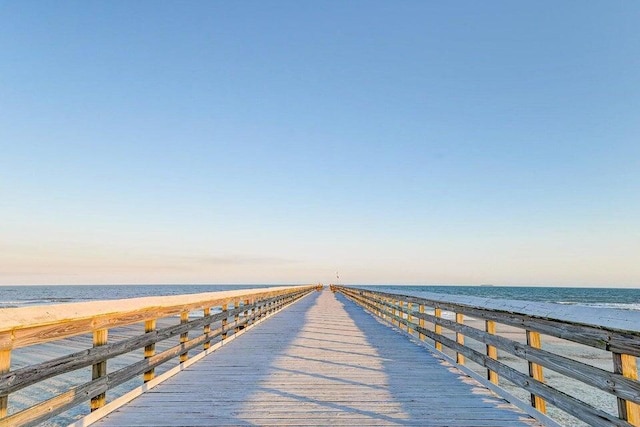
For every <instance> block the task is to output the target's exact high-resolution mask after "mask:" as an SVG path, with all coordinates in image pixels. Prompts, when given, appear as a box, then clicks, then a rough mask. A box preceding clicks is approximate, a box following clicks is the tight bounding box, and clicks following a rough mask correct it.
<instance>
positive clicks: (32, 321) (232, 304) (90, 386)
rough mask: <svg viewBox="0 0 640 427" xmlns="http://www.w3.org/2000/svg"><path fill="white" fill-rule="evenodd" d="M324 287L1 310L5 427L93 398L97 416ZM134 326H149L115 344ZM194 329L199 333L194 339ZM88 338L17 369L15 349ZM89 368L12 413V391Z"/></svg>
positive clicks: (0, 415)
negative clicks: (112, 333) (117, 397)
mask: <svg viewBox="0 0 640 427" xmlns="http://www.w3.org/2000/svg"><path fill="white" fill-rule="evenodd" d="M320 288H321V286H320V285H307V286H281V287H271V288H263V289H246V290H236V291H224V292H209V293H201V294H189V295H178V296H167V297H146V298H132V299H127V300H107V301H92V302H86V303H71V304H56V305H48V306H37V307H22V308H7V309H0V427H4V426H12V427H13V426H23V425H34V424H37V423H39V422H41V421H43V420H46V419H49V418H51V417H53V416H55V415H58V414H60V413H62V412H65V411H67V410H69V409H70V408H73V407H75V406H77V405H78V404H80V403H82V402H86V401H88V400H91V410H92V411H95V410H97V409H99V408H102V407H104V406H105V404H106V392H107V391H108V390H110V389H113V388H114V387H116V386H118V385H120V384H123V383H124V382H126V381H129V380H131V379H133V378H136V377H138V376H140V375H142V380H143V381H144V382H145V383H147V382H149V381H151V380H153V379H154V377H155V371H154V369H155V368H156V367H158V366H160V365H161V364H163V363H165V362H168V361H169V360H172V359H175V358H179V362H180V363H184V362H186V361H187V359H188V358H189V357H190V354H189V351H190V350H193V349H195V348H197V347H199V346H202V350H201V352H200V353H199V354H202V353H204V352H207V351H209V349H210V348H211V346H212V344H213V342H214V341H215V340H217V342H218V343H219V344H222V342H223V341H224V340H228V339H230V338H231V337H232V336H233V335H234V334H237V333H238V332H240V331H241V330H243V329H245V328H246V327H249V326H250V325H252V324H254V323H256V322H258V321H259V320H262V319H263V318H266V317H267V316H270V315H271V314H273V313H275V312H276V311H278V310H280V309H281V308H283V307H284V306H285V305H288V304H291V303H293V302H295V301H296V300H298V299H299V298H301V297H303V296H304V295H306V294H308V293H310V292H312V291H314V290H319V289H320ZM212 310H213V314H212ZM218 311H219V312H218ZM194 312H198V314H200V313H201V314H202V315H201V316H199V317H195V318H193V319H192V318H190V313H192V314H194ZM176 316H179V319H180V320H179V322H180V323H179V324H177V325H171V326H167V327H163V328H161V329H158V328H157V321H158V320H159V319H162V318H168V317H176ZM133 324H140V325H144V333H143V334H141V335H136V336H132V337H129V338H125V339H121V340H119V341H115V342H109V341H108V336H109V329H112V328H115V327H120V326H127V325H133ZM214 325H215V329H213V328H212V326H214ZM192 331H195V333H193V335H192V336H189V333H190V332H192ZM82 334H93V347H92V348H87V349H84V350H82V351H79V352H74V353H72V354H68V355H65V356H61V357H57V358H55V359H51V360H47V361H45V362H42V363H38V364H35V365H30V366H26V367H20V368H18V369H14V370H10V368H11V352H12V350H14V349H17V348H21V347H29V346H32V345H35V344H41V343H46V342H50V341H59V340H62V339H65V338H69V337H73V336H77V335H82ZM172 337H179V343H176V344H175V345H171V344H169V345H171V346H170V347H169V348H168V349H165V350H164V351H161V352H159V353H156V344H157V343H160V342H163V341H164V342H166V341H165V340H168V339H170V338H172ZM140 349H142V350H143V351H144V353H143V355H144V358H143V359H142V360H139V361H137V362H135V363H132V364H129V365H127V366H125V367H123V368H120V369H118V370H116V371H113V372H107V362H108V361H109V360H111V359H113V358H115V357H117V356H120V355H123V354H128V353H130V352H132V351H135V350H140ZM141 355H142V353H141ZM195 357H197V355H196V356H195ZM87 367H91V370H92V379H91V381H89V382H86V383H84V384H80V385H77V386H74V387H71V388H69V389H67V390H64V391H60V392H59V393H58V394H56V395H55V396H53V397H51V398H48V399H46V400H44V401H42V402H39V403H37V404H35V405H33V406H31V407H29V408H25V409H22V410H14V411H12V413H9V412H10V411H9V410H10V409H11V408H9V403H10V396H11V394H12V393H15V392H17V391H19V390H22V389H24V388H25V387H28V386H30V385H33V384H36V383H39V382H41V381H44V380H46V379H49V378H52V377H55V376H58V375H62V374H66V373H69V372H72V371H76V370H78V369H82V368H87Z"/></svg>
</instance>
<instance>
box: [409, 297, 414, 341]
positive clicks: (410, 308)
mask: <svg viewBox="0 0 640 427" xmlns="http://www.w3.org/2000/svg"><path fill="white" fill-rule="evenodd" d="M412 310H413V304H411V303H410V302H408V303H407V323H408V324H409V325H410V324H412V323H413V316H412V315H411V311H412ZM407 332H409V333H410V334H411V335H413V334H414V333H415V330H413V328H410V327H409V326H407Z"/></svg>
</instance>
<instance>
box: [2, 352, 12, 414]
mask: <svg viewBox="0 0 640 427" xmlns="http://www.w3.org/2000/svg"><path fill="white" fill-rule="evenodd" d="M10 369H11V350H0V374H5V373H7V372H9V370H10ZM8 406H9V396H8V395H4V396H0V419H1V418H4V417H6V416H7V408H8Z"/></svg>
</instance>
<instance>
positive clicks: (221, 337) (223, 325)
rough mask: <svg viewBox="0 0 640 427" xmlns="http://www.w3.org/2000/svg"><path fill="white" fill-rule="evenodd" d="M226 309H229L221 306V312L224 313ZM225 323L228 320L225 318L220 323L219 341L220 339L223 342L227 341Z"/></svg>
mask: <svg viewBox="0 0 640 427" xmlns="http://www.w3.org/2000/svg"><path fill="white" fill-rule="evenodd" d="M228 308H229V305H228V304H223V305H222V312H223V313H224V312H225V311H227V310H228ZM227 322H228V319H227V318H226V317H225V318H224V319H222V322H221V327H222V335H220V339H222V340H223V341H224V340H225V339H227Z"/></svg>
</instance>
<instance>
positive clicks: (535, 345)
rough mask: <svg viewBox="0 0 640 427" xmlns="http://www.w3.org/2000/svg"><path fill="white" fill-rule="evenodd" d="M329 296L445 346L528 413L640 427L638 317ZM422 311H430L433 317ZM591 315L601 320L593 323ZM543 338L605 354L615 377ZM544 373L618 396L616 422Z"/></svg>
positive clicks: (447, 299)
mask: <svg viewBox="0 0 640 427" xmlns="http://www.w3.org/2000/svg"><path fill="white" fill-rule="evenodd" d="M331 289H332V291H334V292H341V293H343V294H344V295H345V296H347V297H348V298H350V299H351V300H353V301H354V302H356V303H358V304H359V305H361V306H363V307H365V308H366V309H367V310H369V311H371V312H372V313H374V314H375V315H377V316H379V317H381V318H383V319H384V320H386V321H388V322H390V323H392V324H393V325H395V326H398V327H400V328H402V329H404V330H405V331H406V332H408V333H410V334H411V335H417V337H418V338H419V339H420V340H422V341H424V340H425V338H430V339H431V340H433V342H434V344H435V348H436V349H437V350H440V351H442V346H445V347H447V348H449V349H450V350H452V351H454V352H455V353H456V361H457V363H459V364H461V365H464V364H465V358H468V359H469V360H471V361H473V362H475V363H477V364H479V365H480V366H482V367H484V368H486V373H487V379H488V380H489V381H490V382H491V383H493V384H495V385H497V384H498V381H499V379H498V378H499V377H503V378H505V379H507V380H509V381H510V382H511V383H513V384H515V385H516V386H518V387H520V388H522V389H524V390H526V391H528V392H529V393H530V394H531V406H533V407H534V408H535V409H536V410H538V411H539V412H541V413H545V412H546V402H548V403H550V404H552V405H554V406H555V407H557V408H558V409H560V410H562V411H564V412H566V413H568V414H570V415H572V416H574V417H576V418H578V419H580V420H582V421H584V422H586V423H588V424H589V425H591V426H625V427H628V426H640V382H639V381H638V369H637V366H638V365H637V359H636V358H637V357H638V356H640V314H638V313H635V312H630V313H623V315H621V313H620V312H621V311H620V310H610V311H608V314H610V316H603V314H602V313H603V311H602V310H597V309H593V310H583V309H579V310H572V309H568V310H564V312H563V310H560V309H558V307H557V306H556V307H555V311H553V310H550V309H551V308H552V307H553V305H551V304H537V303H531V302H528V303H518V302H515V301H503V300H488V299H487V300H485V299H482V298H473V297H462V296H453V297H452V296H444V295H437V294H429V295H428V298H423V297H418V296H411V295H401V294H394V293H387V292H377V291H372V290H369V289H360V288H353V287H345V286H338V285H331ZM427 308H428V309H429V310H426V309H427ZM523 308H524V309H523ZM443 310H445V311H449V312H451V313H454V315H455V321H454V320H449V319H446V318H443V317H442V311H443ZM427 311H433V314H430V313H428V312H427ZM581 313H582V315H581ZM596 313H600V315H599V316H593V315H594V314H596ZM464 316H469V317H472V318H475V319H478V320H481V321H484V324H485V328H484V330H482V329H478V328H474V327H471V326H469V325H465V324H464ZM588 316H592V317H588ZM425 322H429V323H430V324H432V325H433V330H431V329H427V328H426V327H425ZM496 324H503V325H507V326H512V327H517V328H520V329H522V330H524V332H525V334H526V344H522V343H520V342H517V341H514V340H512V339H510V338H507V337H504V336H500V335H499V334H497V332H496ZM608 325H611V326H608ZM443 328H444V329H447V330H449V331H451V333H452V334H455V339H452V338H449V337H447V336H445V335H444V334H443V332H442V329H443ZM541 335H548V336H553V337H557V338H562V339H566V340H569V341H573V342H576V343H580V344H583V345H587V346H590V347H594V348H598V349H602V350H606V351H608V352H610V353H611V358H612V360H613V367H614V369H613V372H609V371H606V370H604V369H600V368H597V367H594V366H591V365H588V364H585V363H582V362H580V361H578V360H573V359H571V358H568V357H565V356H563V355H561V354H556V353H553V352H550V351H548V350H543V349H542V348H541V347H542V345H541ZM465 337H469V338H471V339H473V340H475V341H478V342H480V343H483V344H484V345H485V347H486V352H484V353H482V352H480V351H477V350H475V349H473V348H471V347H470V346H469V345H465V342H464V338H465ZM498 350H501V351H504V352H506V353H509V354H510V355H511V356H515V357H517V358H520V359H521V360H524V361H526V363H527V364H528V366H529V372H528V374H525V373H522V372H520V371H518V370H516V369H514V368H512V367H510V366H508V365H506V364H505V363H502V362H500V361H499V358H498ZM543 367H544V368H547V369H550V370H553V371H555V372H556V373H558V374H561V375H563V376H566V377H569V378H571V379H573V380H577V381H580V382H582V383H583V384H586V385H589V386H592V387H595V388H598V389H600V390H603V391H605V392H608V393H609V394H611V395H613V396H615V397H616V398H617V401H618V417H616V416H614V415H611V414H609V413H607V412H605V411H603V410H602V409H598V408H596V407H594V406H592V405H590V404H588V403H586V402H583V401H582V400H580V399H579V398H578V397H576V396H570V395H568V394H566V393H565V392H562V391H560V390H558V389H556V388H554V387H553V386H551V385H550V384H548V383H547V382H545V380H544V375H543Z"/></svg>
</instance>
